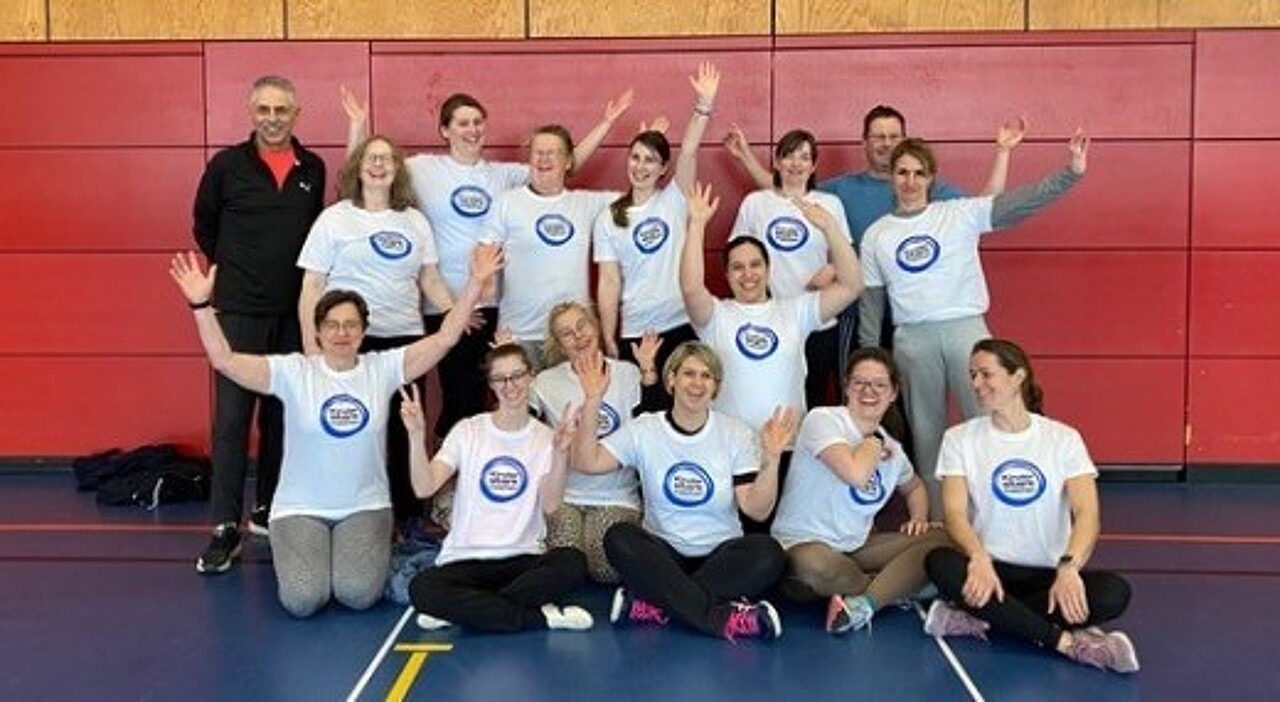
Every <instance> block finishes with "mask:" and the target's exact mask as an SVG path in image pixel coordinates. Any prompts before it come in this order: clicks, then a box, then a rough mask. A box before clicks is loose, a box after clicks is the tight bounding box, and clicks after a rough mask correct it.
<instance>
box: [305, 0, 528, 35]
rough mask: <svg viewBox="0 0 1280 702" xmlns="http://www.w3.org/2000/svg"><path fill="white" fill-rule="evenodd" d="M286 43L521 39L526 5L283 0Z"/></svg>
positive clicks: (487, 0)
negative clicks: (309, 40) (366, 40)
mask: <svg viewBox="0 0 1280 702" xmlns="http://www.w3.org/2000/svg"><path fill="white" fill-rule="evenodd" d="M284 1H285V5H286V7H287V12H288V25H287V26H288V32H289V38H290V39H375V38H381V39H389V38H402V39H423V38H432V39H521V38H524V36H525V26H524V24H525V22H524V16H525V3H524V0H475V1H473V2H466V3H460V2H454V0H418V2H411V3H406V2H403V1H402V0H363V1H362V2H351V1H350V0H284Z"/></svg>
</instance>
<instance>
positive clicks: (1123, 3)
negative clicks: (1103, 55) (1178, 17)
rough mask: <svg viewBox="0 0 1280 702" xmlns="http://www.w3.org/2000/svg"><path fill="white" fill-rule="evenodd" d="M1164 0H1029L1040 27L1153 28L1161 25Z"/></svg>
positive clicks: (1031, 18)
mask: <svg viewBox="0 0 1280 702" xmlns="http://www.w3.org/2000/svg"><path fill="white" fill-rule="evenodd" d="M1160 3H1161V0H1029V1H1028V4H1027V10H1028V17H1027V19H1028V22H1027V25H1028V27H1029V28H1030V29H1032V30H1037V29H1150V28H1154V27H1158V26H1160Z"/></svg>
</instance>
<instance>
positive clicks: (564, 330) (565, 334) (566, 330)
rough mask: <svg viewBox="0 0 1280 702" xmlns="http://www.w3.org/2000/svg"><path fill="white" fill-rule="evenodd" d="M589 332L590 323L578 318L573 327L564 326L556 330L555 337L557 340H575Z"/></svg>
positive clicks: (583, 318)
mask: <svg viewBox="0 0 1280 702" xmlns="http://www.w3.org/2000/svg"><path fill="white" fill-rule="evenodd" d="M590 331H591V322H588V321H587V319H586V317H582V318H579V319H578V321H577V323H576V324H574V325H573V326H569V325H565V326H563V327H560V328H559V329H556V337H557V338H559V339H577V338H578V337H582V336H586V335H587V334H588V333H589V332H590Z"/></svg>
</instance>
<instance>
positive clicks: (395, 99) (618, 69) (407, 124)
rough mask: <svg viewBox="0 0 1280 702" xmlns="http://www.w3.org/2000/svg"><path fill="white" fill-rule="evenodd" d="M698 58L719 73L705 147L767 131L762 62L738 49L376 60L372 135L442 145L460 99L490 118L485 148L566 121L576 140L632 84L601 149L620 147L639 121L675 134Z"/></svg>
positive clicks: (514, 142)
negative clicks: (666, 124) (729, 136)
mask: <svg viewBox="0 0 1280 702" xmlns="http://www.w3.org/2000/svg"><path fill="white" fill-rule="evenodd" d="M702 60H712V61H715V62H716V64H717V65H718V66H719V68H720V70H721V72H722V74H723V78H722V79H721V83H720V93H719V95H718V97H717V98H716V108H715V109H716V113H715V117H714V121H713V123H712V125H711V126H710V129H709V131H708V135H707V140H708V141H714V140H717V139H719V137H720V135H722V134H723V131H724V129H725V128H726V126H727V125H728V124H729V122H730V121H739V122H740V124H742V126H743V128H744V129H746V130H748V133H749V134H753V135H762V134H766V133H767V131H768V114H769V111H768V105H769V99H770V94H769V93H770V91H769V78H768V77H769V56H768V55H767V54H765V53H763V52H745V51H726V52H718V53H702V52H697V51H690V52H688V53H684V52H675V51H663V52H655V53H649V52H635V53H630V52H627V53H580V52H577V51H573V52H566V53H548V54H543V55H538V56H529V55H522V54H493V53H478V54H469V53H468V54H454V53H444V54H429V53H424V54H385V55H377V54H375V55H374V56H373V100H372V105H373V106H372V112H373V115H372V119H373V124H374V127H375V128H376V129H377V130H378V131H380V132H384V133H386V134H388V135H390V136H391V137H392V138H395V139H398V140H400V141H402V142H404V143H407V144H429V145H436V144H440V143H441V142H440V137H439V132H438V130H437V129H436V123H437V113H438V110H439V105H440V103H441V102H442V101H443V100H444V99H445V98H446V97H448V96H449V95H450V94H452V93H454V92H459V91H461V92H467V93H470V94H471V95H474V96H475V97H476V98H477V99H479V100H480V101H481V102H482V103H484V105H485V107H486V109H487V110H488V111H489V121H488V125H489V126H488V136H487V139H488V144H489V145H491V146H518V145H521V144H523V143H524V142H525V141H526V140H527V139H528V136H529V133H530V132H531V131H532V130H533V129H534V128H535V127H536V126H538V125H540V124H545V123H547V122H559V123H561V124H564V125H565V126H566V127H568V128H569V129H570V131H571V132H572V133H573V135H574V137H575V138H577V137H580V136H582V135H583V134H586V132H587V131H588V130H589V129H590V128H591V127H592V126H594V125H595V124H596V123H597V122H598V121H599V120H600V117H601V115H602V114H603V112H604V106H605V103H607V102H608V101H609V100H611V99H613V98H614V97H616V96H617V95H618V94H620V93H621V92H622V91H623V90H625V89H626V88H628V87H634V89H635V103H634V106H633V107H632V108H631V111H630V112H629V113H627V114H626V115H624V116H623V118H622V119H620V120H619V123H618V124H617V125H615V128H614V129H613V131H612V132H611V133H610V135H609V139H608V143H610V144H626V143H627V142H628V141H630V140H631V137H632V136H633V135H634V133H635V131H634V130H635V129H636V127H637V125H638V124H639V123H640V121H642V120H647V119H650V118H651V117H653V116H654V115H655V114H667V115H669V116H670V118H671V120H672V121H673V122H674V123H675V124H676V125H677V126H676V127H674V128H673V131H672V134H673V136H674V135H676V134H678V133H679V132H677V131H675V130H682V129H683V128H684V120H685V118H686V116H687V115H688V114H689V112H690V111H691V109H692V104H693V91H692V89H691V88H690V87H689V82H688V80H687V76H689V75H691V74H692V73H693V72H694V71H695V70H696V68H697V65H698V62H699V61H702ZM584 76H594V77H595V78H594V79H592V80H585V79H584ZM552 88H554V89H553V90H552V91H551V92H548V91H549V90H551V89H552ZM675 138H676V139H678V137H675Z"/></svg>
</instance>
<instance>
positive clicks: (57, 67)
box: [0, 55, 204, 147]
mask: <svg viewBox="0 0 1280 702" xmlns="http://www.w3.org/2000/svg"><path fill="white" fill-rule="evenodd" d="M200 85H201V76H200V57H199V56H195V55H192V56H66V57H59V58H57V59H55V60H50V59H48V58H41V57H37V56H4V57H0V94H3V95H9V96H10V97H13V98H15V99H18V98H19V97H21V99H22V100H25V101H30V100H34V99H36V98H37V97H38V103H39V106H38V108H36V107H32V106H27V107H26V108H18V107H17V106H16V105H15V106H14V107H13V108H11V109H6V110H3V111H0V146H6V147H8V146H20V147H21V146H46V145H48V146H155V145H182V146H194V145H199V144H200V143H202V142H203V140H204V130H203V129H202V128H201V123H202V121H203V119H204V109H203V101H202V99H201V94H200ZM50 86H57V89H56V90H52V89H50Z"/></svg>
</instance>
